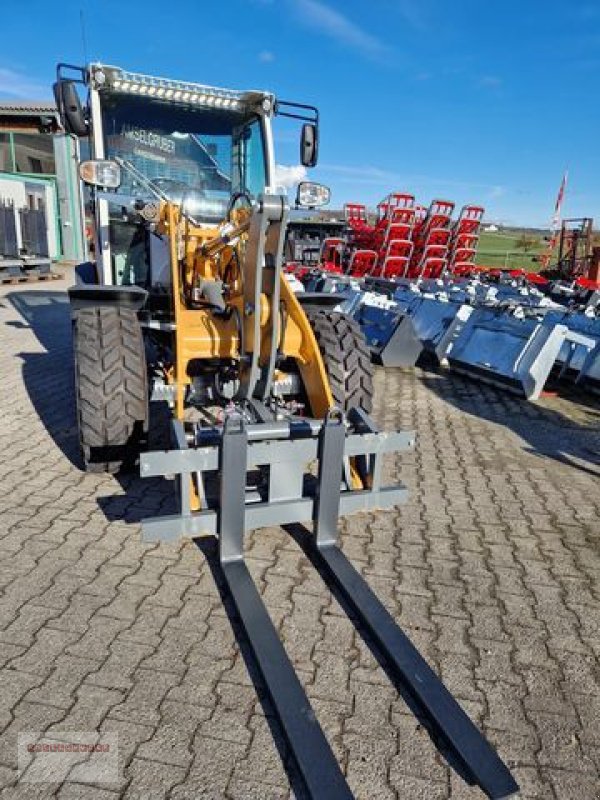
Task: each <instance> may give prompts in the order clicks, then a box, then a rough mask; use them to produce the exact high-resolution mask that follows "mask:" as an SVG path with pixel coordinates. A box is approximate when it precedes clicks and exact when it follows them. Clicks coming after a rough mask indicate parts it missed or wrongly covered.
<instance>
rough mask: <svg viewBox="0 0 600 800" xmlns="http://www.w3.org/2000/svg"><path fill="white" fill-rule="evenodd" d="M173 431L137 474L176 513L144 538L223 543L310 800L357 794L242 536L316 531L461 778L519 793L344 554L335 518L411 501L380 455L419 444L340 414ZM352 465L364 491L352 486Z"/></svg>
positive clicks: (325, 567)
mask: <svg viewBox="0 0 600 800" xmlns="http://www.w3.org/2000/svg"><path fill="white" fill-rule="evenodd" d="M172 424H173V430H174V438H175V442H176V445H177V448H176V449H173V450H170V451H162V452H150V453H146V454H144V455H142V457H141V473H142V476H143V477H150V476H158V475H172V474H175V475H176V476H177V477H178V483H179V487H180V501H181V514H179V515H174V516H169V517H157V518H153V519H149V520H146V521H145V522H144V523H143V526H142V532H143V537H144V539H145V540H146V541H158V540H167V541H173V540H175V539H177V538H179V537H180V536H188V537H194V536H199V535H200V534H201V533H205V534H206V533H208V534H212V535H216V536H217V538H218V547H219V563H220V569H221V572H222V575H223V577H224V580H225V584H226V587H227V590H228V592H229V594H230V596H231V598H232V600H233V603H234V606H235V610H236V613H237V615H238V616H239V619H240V620H241V624H242V627H243V630H244V632H245V634H246V637H247V639H248V642H249V644H250V648H251V650H252V653H253V655H254V658H255V661H256V664H257V665H258V667H259V670H260V673H261V675H262V678H263V680H264V683H265V686H266V688H267V691H268V693H269V697H270V700H271V703H272V706H273V708H274V710H275V713H276V715H277V718H278V721H279V724H280V726H281V730H282V732H283V734H284V737H285V739H286V741H287V744H288V746H289V748H290V752H291V753H292V756H293V758H294V761H295V765H296V767H297V769H298V772H299V774H300V776H301V778H302V781H303V783H304V786H305V789H306V792H307V795H308V797H310V798H314V800H317V798H319V799H320V798H325V797H326V798H328V800H351V799H352V797H353V795H352V792H351V790H350V788H349V787H348V784H347V783H346V780H345V778H344V775H343V774H342V771H341V769H340V767H339V764H338V762H337V760H336V758H335V756H334V754H333V752H332V750H331V748H330V746H329V743H328V742H327V739H326V738H325V735H324V734H323V731H322V729H321V727H320V725H319V723H318V721H317V719H316V716H315V713H314V711H313V709H312V707H311V705H310V702H309V700H308V698H307V696H306V693H305V691H304V689H303V687H302V685H301V684H300V681H299V680H298V676H297V675H296V672H295V670H294V667H293V666H292V664H291V662H290V660H289V658H288V656H287V654H286V652H285V649H284V647H283V645H282V643H281V641H280V639H279V635H278V633H277V630H276V629H275V627H274V625H273V623H272V621H271V618H270V616H269V613H268V611H267V609H266V607H265V606H264V604H263V601H262V599H261V597H260V594H259V592H258V590H257V588H256V586H255V584H254V581H253V580H252V578H251V575H250V572H249V570H248V567H247V566H246V563H245V561H244V552H243V540H244V533H245V532H246V531H248V530H251V529H253V528H258V527H263V526H267V525H290V524H291V523H297V522H312V523H313V528H314V536H313V537H308V538H307V537H302V539H303V540H304V541H303V542H302V546H303V547H304V548H305V549H306V552H307V555H308V556H309V558H310V559H311V561H312V562H313V564H314V565H315V566H316V567H317V568H318V569H319V571H320V572H321V574H322V575H323V576H325V577H326V579H327V581H328V582H329V584H330V586H332V588H333V589H334V590H335V591H337V592H338V594H339V595H341V596H342V597H343V598H344V600H345V601H346V604H347V605H348V606H349V607H350V608H351V609H352V612H353V614H354V615H355V618H356V620H357V622H358V624H359V625H361V626H362V627H363V628H364V629H366V630H367V631H368V633H369V635H370V636H371V637H372V639H373V641H374V642H375V643H376V645H377V647H378V648H379V650H380V652H381V653H382V655H383V657H384V660H385V661H386V664H387V665H389V671H390V674H391V675H392V677H393V680H394V682H395V683H396V685H397V687H398V689H399V691H400V692H401V694H402V695H403V696H404V697H405V698H407V699H408V702H409V706H410V707H411V709H412V710H413V711H414V713H415V714H416V715H417V716H418V718H419V720H420V721H421V722H422V723H423V724H424V725H425V726H426V727H427V729H428V731H429V732H430V735H431V737H432V739H433V740H434V742H435V743H436V744H437V745H438V746H440V747H441V749H443V750H444V751H445V752H447V753H448V755H449V758H450V760H451V762H453V764H454V765H456V766H457V767H458V769H459V771H460V772H461V774H462V775H463V776H464V777H465V778H466V780H468V781H469V783H472V784H477V785H479V786H480V788H481V789H482V791H483V792H484V793H485V794H486V795H487V796H488V797H490V798H493V800H501V798H507V797H510V796H512V795H514V794H515V793H516V792H517V791H518V786H517V784H516V782H515V780H514V779H513V777H512V775H511V774H510V772H509V770H508V769H507V767H506V766H505V765H504V763H503V762H502V761H501V760H500V758H499V756H498V755H497V754H496V752H495V751H494V750H493V748H492V747H491V745H490V744H489V743H488V742H487V741H486V739H485V738H484V737H483V736H482V734H481V733H480V732H479V731H478V729H477V728H476V727H475V725H474V724H473V723H472V722H471V720H470V719H469V718H468V717H467V715H466V714H465V712H464V711H463V710H462V709H461V707H460V706H459V705H458V703H457V702H456V700H454V698H453V697H452V695H451V694H450V693H449V692H448V690H447V689H446V688H445V686H444V685H443V684H442V682H441V681H440V680H439V678H438V677H437V676H436V675H435V673H434V672H433V670H432V669H431V668H430V667H429V666H428V664H427V663H426V662H425V661H424V659H423V658H422V657H421V656H420V654H419V653H418V651H417V650H416V648H415V647H414V646H413V645H412V644H411V642H410V640H409V639H408V638H407V637H406V635H405V634H404V633H403V632H402V631H401V630H400V628H399V627H398V626H397V625H396V623H395V621H394V620H393V618H392V617H391V615H390V614H389V613H388V612H387V611H386V609H385V608H384V606H383V605H382V604H381V602H380V601H379V600H378V599H377V597H376V596H375V594H374V593H373V592H372V591H371V589H370V588H369V586H368V585H367V583H366V582H365V581H364V580H363V578H362V577H361V576H360V575H359V573H358V572H357V571H356V570H355V569H354V567H353V566H352V565H351V563H350V562H349V561H348V560H347V559H346V557H345V556H344V554H343V553H342V551H341V550H340V548H339V546H338V517H339V515H340V514H347V513H351V512H354V511H359V510H363V511H370V510H374V509H376V508H389V507H391V506H395V505H398V504H400V503H402V502H404V500H405V499H406V496H407V489H406V488H405V487H404V486H403V485H401V484H400V485H397V486H392V487H382V485H381V481H382V457H383V455H384V454H385V453H392V452H398V451H401V450H407V449H409V448H411V447H412V446H413V443H414V435H413V434H412V433H408V432H394V433H383V432H378V431H377V428H376V427H375V425H374V423H373V422H372V420H371V419H370V418H369V417H368V416H367V415H366V414H365V413H364V412H362V411H359V410H353V411H351V412H349V414H348V417H347V419H345V418H344V416H343V415H342V413H341V412H339V411H337V410H335V409H334V410H332V411H330V412H329V414H328V415H327V417H326V418H325V420H324V421H320V420H312V419H305V418H292V419H291V420H288V421H285V422H280V421H275V420H272V421H263V422H260V423H257V424H248V423H247V422H246V421H245V420H244V419H243V417H242V416H241V415H239V414H231V415H229V416H227V417H226V418H225V421H224V424H223V426H222V427H221V428H219V429H214V430H213V431H212V434H209V435H207V434H206V433H203V434H202V436H201V437H200V434H199V432H198V431H195V432H192V433H191V434H190V433H189V432H186V430H185V429H184V425H183V424H182V423H181V422H180V421H178V420H174V421H173V423H172ZM199 437H200V438H199ZM190 439H191V440H192V441H191V442H190ZM190 444H191V446H190ZM350 459H352V463H353V465H354V468H355V469H356V470H358V472H359V473H360V475H361V478H362V482H363V485H364V486H365V487H367V488H364V489H359V490H356V489H353V488H352V486H353V480H352V469H351V467H350ZM315 460H316V461H317V463H318V467H317V475H316V477H315V476H311V475H308V474H305V470H306V466H307V465H308V464H309V463H310V462H313V461H315ZM256 467H260V468H261V470H262V473H263V477H264V478H265V480H264V481H263V486H262V488H259V489H255V490H249V487H248V474H249V470H252V469H253V468H256ZM208 472H213V473H215V474H216V475H217V476H218V486H219V488H218V498H217V501H216V503H214V504H213V505H212V507H211V503H210V502H209V503H208V506H207V507H206V508H203V509H202V510H201V511H196V512H192V511H191V510H190V504H189V499H190V498H189V494H190V485H191V481H192V480H194V481H196V482H197V483H198V487H199V494H200V496H201V497H204V498H206V497H207V495H206V493H205V491H204V476H205V473H208ZM337 476H340V477H341V480H340V478H339V477H337ZM311 479H312V480H311Z"/></svg>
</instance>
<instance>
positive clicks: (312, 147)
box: [300, 122, 319, 167]
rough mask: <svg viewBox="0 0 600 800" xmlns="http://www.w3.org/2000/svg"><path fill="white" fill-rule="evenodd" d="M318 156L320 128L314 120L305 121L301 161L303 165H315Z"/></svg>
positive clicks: (301, 144) (301, 139)
mask: <svg viewBox="0 0 600 800" xmlns="http://www.w3.org/2000/svg"><path fill="white" fill-rule="evenodd" d="M318 157H319V129H318V128H317V126H316V125H314V124H313V123H312V122H305V123H304V125H303V126H302V137H301V138H300V163H301V164H302V166H303V167H314V166H316V164H317V159H318Z"/></svg>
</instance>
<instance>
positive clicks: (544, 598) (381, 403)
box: [0, 282, 600, 800]
mask: <svg viewBox="0 0 600 800" xmlns="http://www.w3.org/2000/svg"><path fill="white" fill-rule="evenodd" d="M66 285H67V284H66V283H64V282H61V283H53V284H38V285H36V286H31V287H27V288H23V287H21V286H11V287H4V288H2V289H0V378H1V379H0V408H1V409H2V410H1V412H0V662H1V663H0V668H1V669H2V672H1V677H0V731H1V739H0V786H3V787H4V789H3V791H2V793H0V796H1V797H3V798H4V797H6V798H21V797H23V798H38V797H57V798H60V799H61V800H67V798H68V800H74V799H75V798H82V799H83V800H86V798H89V799H90V800H92V798H93V799H94V800H114V798H116V797H124V798H127V800H129V799H130V798H140V800H141V798H144V800H145V799H146V798H157V799H158V798H163V797H165V798H166V797H168V798H173V800H184V798H200V797H202V798H215V800H216V798H244V800H246V798H261V799H263V798H264V800H271V799H273V800H274V799H275V798H287V797H289V796H290V791H291V790H290V783H289V780H288V777H287V775H286V772H285V770H284V768H283V766H282V761H281V758H280V755H279V752H278V748H277V747H276V744H275V743H274V742H275V741H276V742H277V743H278V745H279V749H280V750H281V753H282V755H283V758H284V759H285V758H286V753H285V748H284V747H283V745H282V744H281V737H280V734H279V732H278V731H277V729H276V726H275V727H273V723H272V720H271V719H270V715H269V713H268V712H269V710H268V704H267V703H266V702H265V703H264V705H263V704H261V701H260V699H259V696H258V695H257V690H256V688H255V684H254V682H253V678H254V677H255V676H252V678H251V677H250V676H249V674H248V670H247V669H246V666H245V662H244V658H243V653H240V649H239V647H238V645H237V644H236V638H235V635H234V632H233V630H232V624H231V621H230V619H229V618H228V614H227V607H226V606H225V607H224V605H223V604H222V602H221V599H220V595H219V588H218V587H217V586H216V585H215V581H214V579H213V576H212V573H211V570H210V566H209V561H207V554H208V555H209V556H210V546H207V544H206V543H204V544H202V545H201V546H200V547H198V546H196V545H195V544H193V543H187V544H184V545H182V546H178V547H173V546H163V545H160V546H158V545H152V546H149V545H142V544H141V543H140V537H139V524H138V523H139V520H140V519H141V518H143V517H144V516H148V515H153V514H156V513H157V512H158V513H160V512H161V511H165V512H168V511H169V509H170V508H171V504H172V493H171V486H170V484H169V483H168V482H166V481H159V480H149V481H141V480H139V479H137V478H134V477H130V478H126V479H123V478H122V479H120V480H117V479H116V478H115V477H111V476H102V475H101V476H93V475H84V474H83V473H82V472H81V471H80V470H79V468H78V466H77V446H76V430H75V427H74V412H73V405H72V400H71V393H72V374H71V370H72V365H71V353H70V348H71V344H70V332H69V320H68V309H67V305H66V295H65V294H64V287H65V286H66ZM376 416H377V418H378V420H379V422H380V423H382V425H384V426H385V427H388V428H394V427H405V428H414V429H416V431H417V432H418V446H417V448H416V451H415V452H414V453H413V454H410V455H404V456H402V457H401V458H398V459H397V461H396V462H395V464H393V465H392V469H393V471H395V472H397V473H398V475H400V476H401V477H402V479H403V480H404V481H405V482H406V483H407V484H408V486H409V487H410V489H411V499H410V502H409V503H408V505H406V506H404V507H403V508H401V509H398V510H395V511H391V512H386V513H378V514H371V515H367V516H357V517H354V518H351V519H349V520H347V521H345V522H344V523H343V525H342V544H343V547H344V550H345V551H346V553H347V554H348V556H349V557H350V558H351V560H352V562H353V563H354V564H355V565H356V566H357V568H358V569H360V570H361V571H362V573H363V574H364V575H365V576H366V577H367V579H368V581H369V583H370V584H371V586H372V587H373V588H374V589H375V590H376V591H377V593H378V595H379V597H380V598H381V599H382V601H383V602H384V603H385V604H386V606H387V607H388V608H389V609H390V610H391V613H392V614H393V615H394V617H395V618H396V619H397V621H398V622H399V623H400V625H402V626H403V628H404V629H405V631H406V632H407V633H408V634H409V635H410V637H411V638H412V640H413V642H414V643H415V644H416V645H417V646H418V647H419V648H420V650H421V652H422V653H423V654H424V655H425V656H426V657H427V658H428V659H429V661H430V663H431V664H432V665H433V666H434V668H435V669H436V670H437V671H438V672H439V673H440V674H441V675H442V677H443V679H444V680H445V681H446V683H447V685H448V687H449V688H450V690H451V691H452V692H453V693H454V694H455V695H456V697H458V698H459V699H460V701H461V703H462V704H463V706H464V707H465V708H466V710H467V711H468V712H469V713H470V714H471V716H472V717H473V718H474V719H475V720H476V721H477V722H478V723H479V724H480V725H481V726H482V727H483V729H484V730H485V732H486V734H487V736H488V737H489V738H490V739H491V740H492V741H493V742H494V744H495V745H496V746H497V747H498V749H499V751H500V753H501V754H502V756H503V758H505V759H506V760H507V762H508V763H509V764H510V766H511V767H513V768H514V772H515V775H516V777H517V778H518V780H519V782H520V784H521V787H522V796H523V797H525V798H561V800H562V799H564V800H567V799H568V800H571V798H577V800H593V798H598V797H600V793H599V789H598V787H599V784H600V778H599V774H600V693H599V682H600V675H599V666H598V657H599V656H600V521H599V514H600V481H599V477H600V466H599V464H600V456H599V455H598V451H599V450H600V415H599V412H598V407H597V406H596V407H595V408H594V406H592V405H591V406H587V407H586V406H584V405H575V404H574V403H572V402H570V401H566V400H564V399H558V398H550V399H547V400H544V401H543V402H542V403H541V404H539V405H532V404H527V403H525V402H521V401H520V400H518V399H515V398H512V397H510V396H509V395H507V394H504V393H502V392H499V391H496V390H495V389H492V388H489V387H482V386H481V385H478V384H475V383H473V382H469V381H467V380H466V379H463V378H460V377H456V376H452V375H448V374H446V373H443V372H442V373H439V374H436V373H434V372H427V371H421V370H415V371H412V372H411V371H408V372H403V371H400V370H396V371H394V370H389V371H388V372H387V373H386V372H384V371H379V372H378V374H377V409H376ZM594 451H595V452H594ZM247 550H248V555H249V561H250V565H251V569H252V572H253V574H254V576H255V578H256V581H257V583H258V585H259V587H260V589H261V592H262V594H263V596H264V599H265V602H266V604H267V606H268V608H269V611H270V613H271V615H272V617H273V619H274V621H275V623H276V625H277V626H278V628H279V630H280V633H281V637H282V639H283V641H284V643H285V646H286V648H287V650H288V653H289V654H290V656H291V658H292V659H293V661H294V663H295V665H296V667H297V670H298V673H299V675H300V678H301V680H302V682H303V684H304V685H305V687H306V690H307V692H308V695H309V697H310V698H311V701H312V702H313V705H314V707H315V710H316V712H317V715H318V717H319V719H320V721H321V724H322V726H323V728H324V729H325V731H326V733H327V735H328V737H329V739H330V741H331V743H332V746H333V748H334V750H335V752H336V754H337V756H338V757H339V759H340V762H341V763H342V765H343V768H344V770H345V772H346V774H347V777H348V781H349V783H350V786H351V787H352V789H353V791H354V792H355V794H356V797H357V798H360V799H361V800H371V798H373V799H375V798H378V799H379V798H381V799H382V800H383V799H385V800H387V799H388V798H390V800H392V799H393V798H427V799H428V800H429V799H434V798H447V797H452V798H457V799H458V798H475V797H479V796H480V794H479V793H478V792H477V791H476V790H474V789H473V788H469V787H467V786H466V785H465V784H464V783H463V782H462V781H461V780H460V779H459V778H458V777H457V776H456V775H455V774H454V773H452V772H451V771H450V770H449V769H448V768H447V767H446V766H445V763H444V762H443V760H442V759H441V758H440V756H439V755H438V754H437V751H436V750H435V748H434V747H433V745H432V744H431V743H430V741H429V739H428V737H427V735H426V734H425V733H424V732H423V730H422V729H421V728H420V727H419V726H418V725H417V724H416V722H415V720H414V718H413V717H412V715H411V714H410V713H409V712H408V711H407V708H406V706H405V705H404V703H403V701H402V700H401V699H400V698H399V697H398V695H397V693H396V692H395V691H394V689H393V687H392V686H391V685H390V683H389V682H388V679H387V678H386V676H385V674H384V672H383V671H382V669H381V668H380V666H379V665H378V663H377V661H376V660H375V659H374V657H373V656H372V655H371V652H370V651H369V649H368V648H367V647H366V646H365V644H364V642H363V640H362V639H361V637H360V636H359V635H358V634H357V632H356V631H355V629H354V627H353V625H352V623H351V622H350V621H349V620H348V618H347V617H346V616H345V615H344V614H343V612H342V610H341V608H340V607H339V606H338V604H337V602H336V601H335V600H334V599H332V596H331V595H330V593H329V591H328V589H327V587H326V586H325V585H324V584H323V582H322V580H321V578H320V577H319V576H318V575H317V574H316V573H315V572H314V570H313V569H312V568H311V567H310V566H309V564H308V562H307V561H306V559H305V558H304V556H303V554H302V553H301V550H300V547H299V546H298V543H297V542H296V541H295V540H294V539H293V538H292V537H291V536H290V535H289V534H288V533H286V532H285V531H283V530H280V529H269V530H261V531H258V532H255V533H254V534H253V535H251V536H250V537H249V538H248V542H247ZM234 625H235V620H234ZM258 690H259V693H260V695H261V698H263V699H264V693H263V691H262V687H261V686H260V684H259V685H258ZM265 710H266V711H265ZM32 730H33V731H46V732H52V733H54V734H55V735H56V736H60V732H61V731H63V732H64V731H73V730H86V731H90V730H97V731H100V732H112V733H116V734H117V735H118V737H119V762H120V764H119V766H120V770H121V779H120V783H118V784H115V783H106V784H95V785H89V784H86V783H84V782H78V774H79V775H81V774H82V773H81V772H79V773H78V771H77V767H74V769H73V772H72V773H71V775H70V778H71V779H70V780H69V781H67V782H65V783H64V784H63V785H57V784H34V783H26V782H25V781H20V782H19V780H18V774H17V772H16V738H17V735H18V733H19V732H21V731H32ZM273 733H274V736H275V738H274V737H273V735H272V734H273ZM25 774H26V773H25ZM292 778H293V775H292Z"/></svg>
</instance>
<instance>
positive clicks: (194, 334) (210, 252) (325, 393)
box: [158, 203, 334, 419]
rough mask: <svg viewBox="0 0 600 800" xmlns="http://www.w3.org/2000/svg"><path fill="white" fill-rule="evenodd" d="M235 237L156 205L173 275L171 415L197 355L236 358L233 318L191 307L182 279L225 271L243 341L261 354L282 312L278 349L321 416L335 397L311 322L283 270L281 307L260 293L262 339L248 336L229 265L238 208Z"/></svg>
mask: <svg viewBox="0 0 600 800" xmlns="http://www.w3.org/2000/svg"><path fill="white" fill-rule="evenodd" d="M237 214H238V224H237V225H236V226H235V231H236V232H238V231H239V235H237V236H236V237H235V239H234V241H222V240H220V237H219V229H218V228H207V227H200V226H194V225H192V224H191V223H190V222H189V221H188V220H187V219H185V218H183V217H182V216H181V213H180V209H179V206H177V205H174V204H171V203H164V204H163V205H162V206H161V210H160V221H159V224H158V232H160V233H161V234H162V235H165V236H167V238H168V241H169V249H170V263H171V278H172V287H173V302H174V321H175V332H174V337H175V343H174V344H175V347H174V351H175V364H174V370H173V373H172V376H171V377H172V380H173V382H174V384H175V416H176V417H177V419H183V416H184V407H185V392H186V387H187V386H189V384H190V382H191V377H190V363H191V362H192V361H195V360H202V359H214V358H231V359H237V358H239V357H240V355H241V353H240V331H239V326H238V324H236V317H234V316H230V317H229V318H224V317H218V316H215V315H214V314H213V313H212V312H211V311H210V310H208V309H202V308H190V307H189V303H188V302H187V299H186V296H185V292H184V286H183V282H184V281H185V284H186V286H188V287H190V288H191V289H192V291H193V289H194V287H195V285H196V284H197V282H198V281H200V280H223V278H224V277H225V274H226V272H227V271H228V270H229V273H230V280H229V282H228V285H229V294H228V299H227V303H228V305H229V306H231V307H234V308H236V309H237V311H238V314H239V316H238V317H237V319H240V320H241V324H242V325H244V336H245V341H246V342H247V343H248V347H249V348H253V349H256V348H257V347H258V348H260V354H261V355H260V359H266V358H267V340H268V331H269V330H270V325H271V322H272V315H273V314H274V313H278V314H281V313H282V310H283V312H284V313H285V316H286V324H285V326H284V327H283V326H282V330H283V333H282V341H281V342H280V343H279V350H280V352H281V354H282V355H283V356H284V357H286V358H292V359H294V360H295V362H296V364H297V365H298V371H299V374H300V377H301V379H302V382H303V385H304V389H305V393H306V396H307V398H308V402H309V404H310V412H311V414H312V415H313V416H315V417H324V416H325V415H326V413H327V411H328V410H329V409H330V408H332V407H333V405H334V403H333V396H332V394H331V389H330V387H329V381H328V378H327V373H326V370H325V365H324V363H323V359H322V357H321V352H320V350H319V346H318V344H317V341H316V339H315V335H314V333H313V330H312V328H311V326H310V323H309V321H308V319H307V317H306V315H305V313H304V311H303V310H302V306H301V305H300V303H299V302H298V300H297V299H296V296H295V295H294V293H293V291H292V290H291V288H290V286H289V285H288V283H287V281H286V279H285V277H284V276H283V275H282V276H281V278H280V280H281V287H280V300H281V305H282V307H283V308H280V309H277V310H276V311H275V310H274V309H273V308H272V307H271V303H270V300H269V298H268V297H267V296H266V295H265V294H264V293H263V294H262V295H261V305H260V309H259V311H258V313H259V315H260V326H261V331H262V332H264V338H263V340H262V341H261V342H259V343H255V342H252V341H251V336H252V334H253V331H252V328H251V326H250V324H249V323H248V321H247V320H246V318H245V315H244V309H243V308H242V306H243V295H242V280H243V276H242V275H241V274H239V271H238V274H235V272H234V271H232V266H233V265H235V269H237V265H239V264H240V263H241V262H242V260H243V249H244V244H245V240H246V236H247V233H246V232H247V228H248V212H245V211H240V212H237Z"/></svg>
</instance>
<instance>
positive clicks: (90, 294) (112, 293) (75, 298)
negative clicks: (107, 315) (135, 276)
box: [67, 284, 148, 311]
mask: <svg viewBox="0 0 600 800" xmlns="http://www.w3.org/2000/svg"><path fill="white" fill-rule="evenodd" d="M67 292H68V294H69V303H70V304H71V311H77V309H79V308H89V307H91V306H120V307H122V308H133V309H134V310H135V311H140V310H141V309H142V308H143V307H144V305H145V303H146V300H147V298H148V292H147V291H146V290H145V289H141V288H140V287H139V286H98V285H93V284H79V285H75V286H71V287H70V288H69V289H67Z"/></svg>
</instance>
